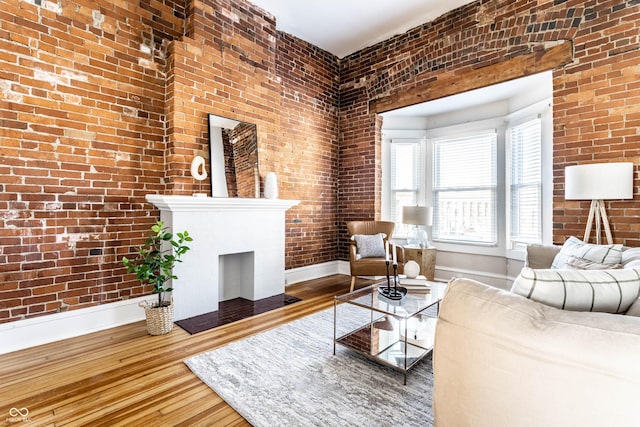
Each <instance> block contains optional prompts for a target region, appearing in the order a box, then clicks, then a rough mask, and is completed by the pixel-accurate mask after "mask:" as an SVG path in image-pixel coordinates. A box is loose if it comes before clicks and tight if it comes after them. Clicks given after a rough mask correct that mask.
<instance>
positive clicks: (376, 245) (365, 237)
mask: <svg viewBox="0 0 640 427" xmlns="http://www.w3.org/2000/svg"><path fill="white" fill-rule="evenodd" d="M385 236H386V235H385V234H384V233H378V234H354V235H353V239H354V240H355V241H356V248H357V255H358V256H359V257H360V258H380V257H382V258H384V257H385V255H386V252H385V248H384V238H385Z"/></svg>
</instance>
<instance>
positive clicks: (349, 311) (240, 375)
mask: <svg viewBox="0 0 640 427" xmlns="http://www.w3.org/2000/svg"><path fill="white" fill-rule="evenodd" d="M338 309H339V310H340V311H339V316H341V317H340V320H341V321H340V322H339V323H340V328H339V329H338V336H340V335H341V334H342V333H345V332H347V331H348V330H350V329H354V328H355V327H357V326H360V325H362V324H363V323H365V322H366V320H367V318H368V316H367V315H366V313H365V312H364V311H363V310H359V309H354V308H353V306H348V305H341V306H339V308H338ZM363 315H364V317H363ZM343 319H344V321H343ZM185 363H186V364H187V366H189V368H190V369H191V370H192V371H193V372H194V373H195V374H196V375H197V376H198V377H199V378H200V379H201V380H202V381H204V382H205V383H206V384H207V385H208V386H209V387H211V388H212V389H213V390H214V391H215V392H216V393H217V394H218V395H220V397H222V398H223V399H224V400H225V401H226V402H227V403H228V404H229V405H231V406H232V407H233V408H234V409H235V410H236V411H238V412H239V413H240V414H241V415H242V416H243V417H244V418H245V419H246V420H247V421H248V422H250V423H251V424H252V425H254V426H256V427H258V426H432V425H433V414H432V411H431V407H432V405H431V403H432V400H431V399H432V386H433V376H432V369H431V357H430V356H427V357H426V358H425V359H423V360H422V361H420V362H419V363H418V364H417V365H416V366H414V367H413V368H412V369H411V370H410V371H409V373H408V376H407V385H406V386H405V385H403V384H402V381H403V375H402V373H401V372H399V371H394V370H392V369H389V368H387V367H384V366H382V365H379V364H377V363H375V362H373V361H370V360H368V359H367V358H365V357H361V356H359V355H357V354H355V353H353V352H351V351H350V350H347V349H346V348H344V347H342V346H337V350H336V355H335V356H334V355H333V308H331V309H328V310H325V311H322V312H319V313H316V314H313V315H310V316H307V317H304V318H302V319H299V320H297V321H294V322H292V323H289V324H286V325H283V326H281V327H278V328H276V329H272V330H270V331H267V332H264V333H261V334H258V335H254V336H252V337H249V338H247V339H244V340H241V341H236V342H233V343H231V344H228V345H226V346H224V347H221V348H219V349H216V350H213V351H210V352H207V353H203V354H200V355H198V356H195V357H191V358H189V359H187V360H185Z"/></svg>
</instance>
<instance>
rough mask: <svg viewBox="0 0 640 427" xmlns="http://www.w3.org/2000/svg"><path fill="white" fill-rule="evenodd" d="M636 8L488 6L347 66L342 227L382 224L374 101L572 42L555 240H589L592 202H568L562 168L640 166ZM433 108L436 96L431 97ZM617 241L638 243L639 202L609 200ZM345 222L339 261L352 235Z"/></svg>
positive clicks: (558, 90)
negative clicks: (357, 222)
mask: <svg viewBox="0 0 640 427" xmlns="http://www.w3.org/2000/svg"><path fill="white" fill-rule="evenodd" d="M639 27H640V6H639V2H638V1H621V0H616V1H602V0H600V1H588V2H582V1H555V2H552V1H484V2H475V3H472V4H469V5H466V6H463V7H461V8H459V9H457V10H455V11H452V12H450V13H448V14H446V15H444V16H442V17H440V18H438V19H437V20H435V21H433V22H431V23H428V24H425V25H423V26H420V27H417V28H415V29H413V30H411V31H409V32H408V33H406V34H403V35H399V36H396V37H393V38H391V39H389V40H386V41H384V42H382V43H380V44H378V45H376V46H373V47H370V48H367V49H364V50H362V51H360V52H357V53H355V54H353V55H351V56H349V57H347V58H345V59H344V60H343V61H342V64H341V84H340V93H341V109H340V123H341V132H340V135H341V141H340V171H339V176H340V185H339V209H340V212H341V219H344V221H346V220H349V219H371V218H377V217H378V216H379V213H380V207H379V199H380V192H379V176H380V156H379V143H378V141H377V140H376V135H377V128H378V127H379V123H378V121H377V120H376V118H375V115H374V114H371V113H369V111H368V103H369V101H371V100H375V99H381V98H384V97H386V96H388V95H390V94H394V93H401V92H403V91H406V90H408V89H411V88H414V87H416V86H417V85H418V84H420V83H424V82H430V81H435V80H436V79H437V78H438V77H440V76H443V75H445V74H448V75H455V74H462V73H464V72H466V71H468V70H470V69H479V68H482V67H485V66H488V65H492V64H495V63H497V62H500V61H503V60H505V59H509V58H513V57H516V56H519V55H523V54H528V53H532V52H536V51H539V50H540V49H543V48H546V47H548V46H553V45H554V44H556V43H559V42H564V41H572V42H573V45H574V60H573V63H571V64H569V65H567V66H565V67H564V68H563V69H558V70H555V71H554V74H553V85H554V88H553V90H554V241H556V242H562V241H564V240H565V238H566V237H567V236H569V235H575V234H581V232H582V231H583V229H584V222H585V221H586V218H587V214H588V202H573V201H572V202H565V200H564V196H563V195H564V188H563V186H564V168H565V166H567V165H571V164H577V163H588V162H598V161H612V160H626V161H634V162H636V163H638V138H639V136H638V135H639V134H640V127H639V124H640V122H639V121H638V119H639V118H640V102H638V101H639V100H640V99H639V98H638V97H639V96H640V90H639V84H638V80H639V79H638V77H639V74H640V49H639V48H638V41H639V40H638V37H639V36H638V34H639V29H640V28H639ZM425 99H427V100H428V94H425ZM607 205H608V212H609V214H610V219H611V222H612V226H613V234H614V238H615V240H616V241H619V242H623V243H626V244H629V245H638V243H640V241H639V235H638V231H640V224H639V221H638V216H639V214H640V210H639V209H640V208H639V207H638V205H637V202H636V201H626V202H623V201H619V202H618V201H612V202H608V203H607ZM344 221H341V222H340V246H339V252H340V256H341V257H343V258H345V257H346V247H347V245H346V238H347V232H346V228H345V226H344Z"/></svg>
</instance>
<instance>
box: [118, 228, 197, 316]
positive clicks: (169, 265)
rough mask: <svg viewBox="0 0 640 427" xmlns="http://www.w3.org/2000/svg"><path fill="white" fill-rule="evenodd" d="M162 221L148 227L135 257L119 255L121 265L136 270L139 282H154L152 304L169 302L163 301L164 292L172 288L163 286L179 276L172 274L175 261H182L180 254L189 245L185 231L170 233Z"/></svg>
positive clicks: (188, 237)
mask: <svg viewBox="0 0 640 427" xmlns="http://www.w3.org/2000/svg"><path fill="white" fill-rule="evenodd" d="M167 230H168V228H167V227H164V223H163V222H162V221H158V223H157V224H155V225H153V226H152V227H151V231H152V232H151V234H150V235H149V237H148V238H147V240H146V241H145V244H144V246H142V247H140V248H139V249H138V256H137V257H136V258H135V259H129V258H127V257H123V258H122V265H124V266H125V267H126V268H127V272H129V273H135V274H136V278H137V279H138V280H139V281H140V283H143V284H146V283H150V284H152V285H153V293H154V294H158V303H157V305H154V307H162V306H166V305H169V302H167V301H164V300H163V294H164V293H165V292H171V291H172V290H173V288H165V284H166V282H167V281H168V280H169V279H173V280H176V279H177V278H178V277H177V276H176V275H174V274H173V273H172V270H173V267H174V266H175V265H176V263H179V262H182V256H183V255H184V254H185V253H187V251H188V250H189V247H188V246H186V245H185V242H192V241H193V238H191V236H189V232H188V231H186V230H185V231H183V232H182V233H176V237H177V238H174V236H173V234H171V233H170V232H168V231H167ZM165 242H168V243H169V244H170V245H171V246H170V247H169V248H166V245H165V248H163V243H165Z"/></svg>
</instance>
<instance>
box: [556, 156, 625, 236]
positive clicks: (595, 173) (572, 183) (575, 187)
mask: <svg viewBox="0 0 640 427" xmlns="http://www.w3.org/2000/svg"><path fill="white" fill-rule="evenodd" d="M564 198H565V199H566V200H591V208H590V209H589V218H588V219H587V226H586V227H585V231H584V239H583V240H584V241H585V242H588V241H589V236H590V235H591V228H592V227H593V221H594V219H595V223H596V244H598V245H599V244H600V234H601V230H600V224H601V223H602V225H603V226H604V231H605V234H606V236H607V243H608V244H610V245H611V244H613V238H612V237H611V229H610V228H609V220H608V218H607V213H606V211H605V208H604V200H619V199H633V163H631V162H617V163H592V164H587V165H575V166H567V167H566V168H565V170H564Z"/></svg>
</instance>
